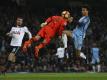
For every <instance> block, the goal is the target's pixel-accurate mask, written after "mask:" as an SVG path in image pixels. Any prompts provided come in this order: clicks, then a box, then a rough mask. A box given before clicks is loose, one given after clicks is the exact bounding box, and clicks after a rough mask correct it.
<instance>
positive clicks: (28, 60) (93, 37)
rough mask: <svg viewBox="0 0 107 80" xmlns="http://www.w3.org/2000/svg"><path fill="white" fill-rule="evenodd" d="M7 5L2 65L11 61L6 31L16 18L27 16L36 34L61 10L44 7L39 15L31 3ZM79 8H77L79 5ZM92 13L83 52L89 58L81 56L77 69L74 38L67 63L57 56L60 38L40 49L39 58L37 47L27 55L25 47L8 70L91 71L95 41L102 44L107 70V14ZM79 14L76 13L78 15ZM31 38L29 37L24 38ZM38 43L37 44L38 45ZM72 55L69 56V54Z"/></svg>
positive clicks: (0, 40)
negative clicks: (41, 25) (47, 19)
mask: <svg viewBox="0 0 107 80" xmlns="http://www.w3.org/2000/svg"><path fill="white" fill-rule="evenodd" d="M5 5H6V6H3V5H1V6H0V32H1V33H0V65H5V63H6V61H7V56H8V52H9V50H10V47H9V44H10V38H9V37H7V36H6V35H5V34H6V33H7V32H8V31H9V30H10V28H11V27H12V26H13V25H14V23H15V18H16V17H17V16H19V15H21V16H23V18H24V23H25V25H27V27H28V28H29V30H30V31H31V33H32V34H33V35H34V34H35V33H37V32H38V30H39V29H40V26H39V25H40V24H41V22H43V21H44V20H45V19H46V18H47V17H48V16H50V15H53V14H56V13H58V11H60V9H57V10H56V8H51V9H50V8H44V14H42V13H41V14H40V15H39V14H36V12H33V13H32V11H33V10H32V11H31V8H30V7H28V6H27V5H25V4H23V5H18V4H17V3H15V2H14V0H13V3H9V4H8V2H7V4H6V3H5ZM75 8H76V7H75ZM92 11H93V12H91V13H90V17H91V24H90V26H89V28H88V31H87V35H86V38H85V41H84V46H83V49H82V52H84V54H85V55H86V56H87V60H86V61H85V60H83V59H81V61H82V63H81V64H80V65H81V66H80V67H79V68H78V69H76V67H75V63H74V60H75V57H74V54H73V53H74V48H73V44H72V42H71V41H72V40H71V39H69V41H68V47H67V50H66V52H65V57H64V60H63V62H61V63H59V60H58V57H57V56H56V55H55V54H56V50H57V48H58V47H59V44H60V42H59V40H58V39H57V38H55V39H53V40H52V41H51V43H50V45H48V46H47V47H45V48H43V49H41V50H40V55H39V59H38V60H35V59H34V56H33V53H34V52H33V46H32V48H30V49H29V52H28V53H26V54H24V53H23V52H22V51H21V50H20V52H19V54H17V56H18V57H17V62H16V63H15V64H12V67H11V68H10V69H9V71H8V72H23V71H24V72H74V71H76V72H77V71H91V70H92V66H91V58H92V55H91V50H90V49H91V47H92V45H93V44H94V43H97V45H98V46H99V47H100V65H101V71H102V72H105V71H107V47H106V46H107V29H106V26H107V23H106V17H105V16H103V15H101V13H100V12H95V11H94V10H92ZM75 13H76V14H75ZM79 13H80V12H78V7H77V11H76V10H75V12H74V18H75V17H76V18H77V16H78V15H80V14H79ZM74 27H75V22H73V23H72V24H70V25H68V28H67V29H69V30H73V28H74ZM26 39H27V36H26V37H25V38H24V40H26ZM34 45H35V44H34ZM66 54H68V55H66Z"/></svg>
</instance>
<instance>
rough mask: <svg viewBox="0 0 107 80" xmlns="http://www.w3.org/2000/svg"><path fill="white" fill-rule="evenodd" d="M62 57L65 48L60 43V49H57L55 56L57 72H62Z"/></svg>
mask: <svg viewBox="0 0 107 80" xmlns="http://www.w3.org/2000/svg"><path fill="white" fill-rule="evenodd" d="M64 55H65V48H64V45H63V43H60V47H58V48H57V53H56V56H57V57H58V65H57V66H58V68H59V71H63V70H64Z"/></svg>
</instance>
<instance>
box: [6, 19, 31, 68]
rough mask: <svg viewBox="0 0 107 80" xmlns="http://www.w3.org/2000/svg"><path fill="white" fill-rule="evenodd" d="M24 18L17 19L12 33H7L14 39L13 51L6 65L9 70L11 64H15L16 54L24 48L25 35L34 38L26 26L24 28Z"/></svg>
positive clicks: (11, 44) (12, 41)
mask: <svg viewBox="0 0 107 80" xmlns="http://www.w3.org/2000/svg"><path fill="white" fill-rule="evenodd" d="M22 24H23V18H21V17H18V18H17V19H16V26H15V27H12V28H11V31H10V32H9V33H7V35H8V36H11V37H12V40H11V43H10V46H11V47H12V51H11V53H10V54H9V56H8V62H7V64H6V68H7V69H8V68H9V67H10V66H11V62H15V60H16V53H17V52H18V50H19V48H20V47H21V46H22V40H23V37H24V35H25V33H27V34H28V36H29V39H30V38H32V35H31V33H30V31H29V30H28V28H27V27H26V26H22Z"/></svg>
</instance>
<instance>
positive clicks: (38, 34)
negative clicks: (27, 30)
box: [23, 28, 45, 52]
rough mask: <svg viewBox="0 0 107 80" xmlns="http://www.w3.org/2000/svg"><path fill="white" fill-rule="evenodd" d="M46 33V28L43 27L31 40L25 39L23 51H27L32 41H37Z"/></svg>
mask: <svg viewBox="0 0 107 80" xmlns="http://www.w3.org/2000/svg"><path fill="white" fill-rule="evenodd" d="M44 34H45V28H42V29H41V30H40V31H39V32H38V33H37V35H36V36H34V37H32V38H31V39H30V40H28V41H25V43H24V45H23V51H24V52H26V51H27V48H28V47H30V46H31V44H32V42H36V41H38V40H40V39H41V37H44Z"/></svg>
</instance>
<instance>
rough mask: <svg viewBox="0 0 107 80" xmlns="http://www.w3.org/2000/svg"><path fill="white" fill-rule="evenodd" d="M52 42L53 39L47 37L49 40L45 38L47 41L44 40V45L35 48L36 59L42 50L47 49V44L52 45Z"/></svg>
mask: <svg viewBox="0 0 107 80" xmlns="http://www.w3.org/2000/svg"><path fill="white" fill-rule="evenodd" d="M50 40H51V38H49V37H47V38H45V39H44V40H43V42H42V43H40V44H39V45H37V46H36V47H35V57H36V58H38V53H39V50H40V49H41V48H43V47H45V46H46V45H47V44H49V43H50Z"/></svg>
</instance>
